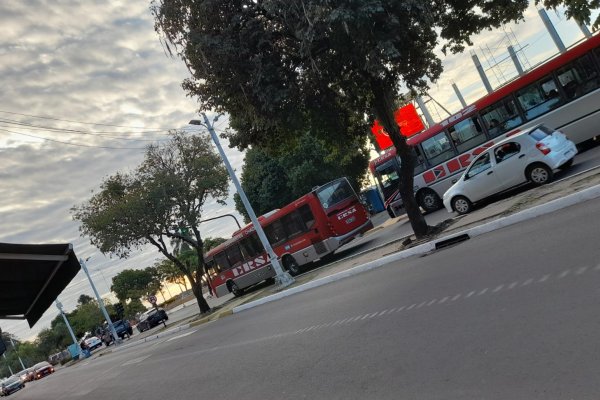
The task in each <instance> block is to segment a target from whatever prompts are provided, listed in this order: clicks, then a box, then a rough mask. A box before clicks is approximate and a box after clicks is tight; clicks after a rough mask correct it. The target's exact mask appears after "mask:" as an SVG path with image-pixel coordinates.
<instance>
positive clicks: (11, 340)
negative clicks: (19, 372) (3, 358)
mask: <svg viewBox="0 0 600 400" xmlns="http://www.w3.org/2000/svg"><path fill="white" fill-rule="evenodd" d="M9 339H10V344H12V347H13V350H14V351H15V353H17V358H18V359H19V362H20V363H21V368H23V369H25V364H23V360H21V356H20V355H19V352H18V351H17V346H15V342H13V339H12V338H11V337H9Z"/></svg>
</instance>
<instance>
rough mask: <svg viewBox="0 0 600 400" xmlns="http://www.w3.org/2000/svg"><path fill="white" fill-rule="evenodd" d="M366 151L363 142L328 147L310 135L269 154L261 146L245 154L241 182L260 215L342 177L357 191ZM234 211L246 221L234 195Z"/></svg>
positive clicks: (240, 205)
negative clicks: (290, 145)
mask: <svg viewBox="0 0 600 400" xmlns="http://www.w3.org/2000/svg"><path fill="white" fill-rule="evenodd" d="M368 157H369V156H368V149H367V148H366V146H365V143H364V140H363V139H360V138H359V139H357V140H354V141H352V142H350V144H349V145H348V144H346V143H337V144H329V143H327V142H326V141H323V140H315V138H314V137H312V136H311V135H310V134H308V133H305V134H304V135H302V136H300V137H299V138H298V139H297V141H296V143H295V145H294V146H293V147H292V148H289V149H282V150H281V151H280V153H278V154H273V153H272V152H269V151H268V150H265V149H263V148H261V147H252V148H251V149H248V150H247V151H246V157H245V159H244V169H243V171H242V176H241V183H242V187H243V188H244V191H245V192H246V195H247V196H248V199H249V200H250V203H251V204H252V207H253V208H254V211H255V212H256V213H258V214H259V215H260V214H264V213H267V212H269V211H271V210H273V209H276V208H280V207H282V206H284V205H286V204H288V203H290V202H292V201H294V200H295V199H297V198H298V197H300V196H302V195H304V194H306V193H308V192H310V191H311V190H312V189H313V188H314V187H315V186H319V185H322V184H324V183H327V182H329V181H331V180H333V179H336V178H339V177H342V176H346V177H348V178H349V180H350V183H351V184H352V186H353V187H354V189H355V190H357V191H359V190H360V187H361V184H362V180H363V178H364V175H365V171H366V168H367V165H368V160H369V158H368ZM234 200H235V207H236V210H237V211H238V212H239V213H240V214H242V215H243V216H244V217H245V220H246V222H248V221H249V217H248V215H247V212H246V209H245V207H244V205H243V204H242V202H241V199H240V198H239V196H238V195H237V194H235V195H234Z"/></svg>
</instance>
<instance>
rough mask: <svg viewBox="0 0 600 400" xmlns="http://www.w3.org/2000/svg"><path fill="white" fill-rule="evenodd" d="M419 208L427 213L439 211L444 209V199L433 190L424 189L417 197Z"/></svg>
mask: <svg viewBox="0 0 600 400" xmlns="http://www.w3.org/2000/svg"><path fill="white" fill-rule="evenodd" d="M417 200H418V202H419V206H421V208H423V210H425V211H426V212H433V211H437V210H439V209H440V208H442V206H443V204H442V199H440V196H438V194H437V193H436V192H434V191H433V190H431V189H423V190H421V191H420V192H419V194H418V195H417Z"/></svg>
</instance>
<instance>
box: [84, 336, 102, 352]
mask: <svg viewBox="0 0 600 400" xmlns="http://www.w3.org/2000/svg"><path fill="white" fill-rule="evenodd" d="M84 342H85V345H86V347H87V348H88V350H89V351H94V350H96V349H97V348H99V347H102V340H100V339H99V338H98V337H97V336H92V337H90V338H87V339H85V340H84Z"/></svg>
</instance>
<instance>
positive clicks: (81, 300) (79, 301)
mask: <svg viewBox="0 0 600 400" xmlns="http://www.w3.org/2000/svg"><path fill="white" fill-rule="evenodd" d="M93 300H94V298H93V297H91V296H88V295H87V294H85V293H84V294H82V295H80V296H79V299H77V304H87V303H89V302H90V301H93Z"/></svg>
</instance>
